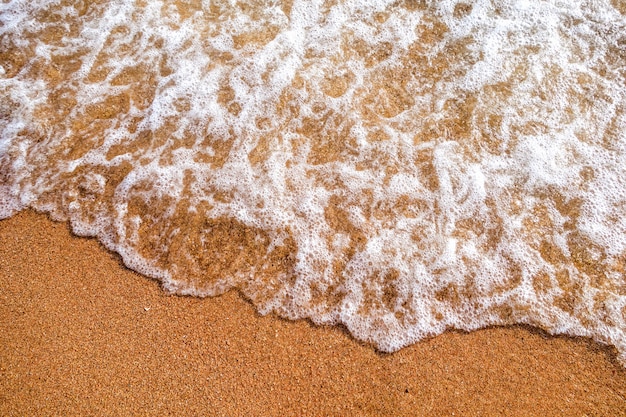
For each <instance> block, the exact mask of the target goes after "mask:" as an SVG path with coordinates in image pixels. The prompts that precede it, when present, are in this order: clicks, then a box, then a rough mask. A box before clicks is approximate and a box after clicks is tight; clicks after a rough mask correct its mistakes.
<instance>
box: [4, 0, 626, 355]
mask: <svg viewBox="0 0 626 417" xmlns="http://www.w3.org/2000/svg"><path fill="white" fill-rule="evenodd" d="M285 3H287V2H285ZM420 4H421V3H415V4H413V2H407V6H406V7H404V6H402V5H400V3H398V2H396V1H391V0H389V1H385V0H379V1H365V0H360V1H357V0H346V1H339V2H334V3H329V2H324V1H321V0H316V1H303V0H294V1H293V4H292V5H291V6H290V7H288V5H287V4H283V3H282V2H271V4H267V5H262V6H260V7H255V6H253V5H248V4H243V3H241V4H231V3H228V4H226V3H223V2H211V4H208V3H206V4H205V3H202V4H201V5H200V6H199V7H197V8H196V9H194V8H193V6H192V5H189V6H187V8H185V9H181V8H179V7H178V6H177V5H176V4H174V3H170V2H167V1H164V2H147V3H146V4H145V5H141V6H139V5H137V4H136V2H134V1H121V0H120V1H115V2H108V3H106V4H104V5H93V6H92V7H88V8H87V10H86V11H81V10H79V7H78V6H77V7H76V8H75V7H73V6H68V7H64V8H60V7H59V6H58V5H57V2H54V1H43V0H40V1H24V0H13V1H9V2H6V3H3V4H1V5H0V23H1V24H0V39H2V43H0V52H2V53H5V52H6V54H5V55H2V57H3V58H2V59H3V60H4V62H0V91H1V93H2V94H3V95H4V97H6V98H7V100H6V104H5V103H2V104H0V112H1V114H0V116H1V117H0V181H1V182H0V218H4V217H8V216H10V215H12V214H13V213H14V212H16V211H19V210H21V209H24V208H26V207H33V208H36V209H39V210H44V211H48V212H51V213H52V215H53V217H55V218H58V219H69V220H70V221H71V222H72V227H73V230H74V231H75V232H76V233H77V234H80V235H92V236H98V237H99V239H100V240H102V242H103V243H104V244H105V246H106V247H107V248H109V249H111V250H114V251H116V252H118V253H119V254H120V255H121V256H122V258H123V259H124V262H125V263H126V264H127V265H128V266H129V267H131V268H133V269H136V270H138V271H140V272H142V273H145V274H147V275H150V276H152V277H155V278H158V279H160V280H162V282H163V285H164V287H165V288H166V289H167V290H169V291H174V292H178V293H181V294H192V295H201V296H205V295H217V294H220V293H222V292H224V291H226V290H227V289H228V288H230V287H233V286H234V287H239V288H241V289H242V290H243V291H244V292H245V291H250V292H249V293H247V295H248V296H249V297H250V298H252V299H253V300H256V298H255V297H257V295H258V294H257V292H262V291H257V290H248V289H246V288H242V287H241V285H244V284H242V283H254V282H255V277H254V273H252V272H246V274H248V275H246V277H244V278H242V277H240V276H237V277H230V276H222V277H220V278H219V279H217V280H216V281H215V282H213V283H212V285H209V286H207V285H204V286H203V285H196V284H195V283H194V281H193V280H192V279H191V278H189V280H186V277H185V276H181V273H180V271H184V270H185V262H187V261H189V259H191V260H190V261H189V262H190V263H191V264H193V265H196V263H194V262H195V260H194V259H193V256H195V255H193V254H191V253H190V252H185V251H184V250H182V249H179V248H178V249H176V250H180V252H177V254H179V255H180V256H181V257H182V258H185V259H186V260H184V259H173V258H172V257H169V258H167V257H166V258H167V262H165V261H163V259H156V258H155V259H149V258H146V256H145V255H144V253H146V252H145V251H146V248H145V246H148V248H149V249H148V252H149V251H150V250H153V251H154V253H156V252H158V253H161V254H162V253H166V254H169V253H170V252H171V251H173V250H174V249H173V248H172V246H173V243H172V242H174V241H175V240H176V239H178V238H177V235H179V234H182V233H190V234H192V235H193V234H194V233H196V234H198V235H199V236H200V238H198V239H199V240H198V241H197V242H195V241H194V242H195V243H193V244H202V243H203V240H202V239H205V240H206V239H209V238H210V236H208V237H207V236H205V235H203V234H202V233H204V231H203V230H187V229H185V227H187V226H188V225H187V224H185V221H184V220H181V219H180V218H177V217H176V216H177V215H178V214H177V213H178V210H181V207H187V206H188V207H187V208H186V210H188V215H189V218H190V219H191V218H192V217H194V216H200V215H204V216H206V219H205V220H206V221H207V222H210V221H219V220H220V219H224V218H228V219H231V220H232V221H236V222H238V223H236V224H237V225H240V227H245V228H248V229H247V230H253V229H254V230H261V231H263V233H266V234H267V236H269V237H268V239H269V241H270V243H269V244H268V247H269V248H270V249H269V250H270V251H271V250H273V249H275V248H278V247H281V245H284V244H286V243H285V242H287V241H288V240H289V239H293V241H294V242H295V246H296V251H295V253H293V254H292V256H293V258H290V259H292V260H293V271H294V273H295V278H293V279H292V280H291V281H290V280H289V279H288V278H285V277H282V276H280V277H277V278H276V280H275V281H276V282H278V283H279V284H276V287H275V288H274V289H273V290H272V291H273V292H272V293H271V296H268V297H266V298H264V299H261V298H258V299H259V301H255V303H256V305H257V307H258V308H259V310H260V311H261V312H262V313H268V312H270V311H275V312H277V313H279V314H281V315H283V316H285V317H289V318H301V317H309V318H311V319H312V320H313V321H314V322H316V323H343V324H344V325H346V326H347V328H348V329H350V331H351V332H352V333H353V334H354V335H355V337H357V338H359V339H361V340H365V341H368V342H371V343H373V344H374V345H376V346H377V347H378V348H379V349H381V350H384V351H394V350H397V349H399V348H401V347H403V346H406V345H407V344H410V343H412V342H415V341H417V340H419V339H422V338H424V337H427V336H430V335H434V334H438V333H441V332H442V331H444V330H445V329H447V328H451V327H453V328H460V329H465V330H472V329H476V328H479V327H483V326H486V325H490V324H508V323H528V324H532V325H537V326H540V327H542V328H544V329H546V330H548V331H551V332H556V333H568V334H576V335H587V336H591V337H593V338H595V339H596V340H598V341H601V342H604V343H610V344H613V345H614V346H616V347H617V349H618V350H619V351H620V354H621V355H622V358H623V357H624V352H626V342H625V340H626V317H625V315H626V312H625V311H626V310H625V308H626V307H625V306H626V294H625V293H624V285H625V278H624V269H625V268H626V220H625V219H626V192H625V191H624V190H626V183H625V180H624V178H626V172H625V170H626V168H625V167H626V165H625V164H624V161H626V137H625V133H624V132H625V131H626V129H625V126H626V108H625V106H624V104H623V103H624V102H626V82H625V77H626V69H625V68H626V49H625V48H626V38H624V35H623V33H626V18H625V17H624V16H623V15H620V14H619V13H618V12H617V11H616V10H614V9H613V7H612V6H611V4H610V2H608V1H598V2H585V1H575V2H571V3H568V4H562V3H559V2H539V3H537V2H531V1H512V2H503V1H488V0H479V1H476V2H471V3H467V4H466V3H459V2H456V1H442V2H438V3H437V4H433V5H424V7H421V6H420ZM45 10H48V12H44V11H45ZM46 13H58V14H59V19H61V20H63V22H67V24H65V23H64V24H65V26H64V28H65V29H64V30H66V32H64V33H65V35H63V36H60V37H58V36H55V32H54V31H53V30H52V29H55V28H54V21H55V20H54V19H49V20H46V19H45V18H44V17H45V16H47V15H46ZM70 23H73V24H75V26H77V28H76V29H75V30H74V32H72V35H71V36H70V29H69V28H70V27H71V24H70ZM62 26H63V25H62ZM49 29H50V31H49V32H50V33H52V35H49V32H48V30H49ZM31 52H32V53H31ZM73 55H78V56H79V58H77V60H78V61H77V63H76V64H75V65H73V66H72V65H69V64H68V66H67V68H66V67H65V66H64V65H65V62H69V61H71V60H72V56H73ZM58 57H64V59H65V60H66V61H63V59H61V60H58ZM68 68H69V69H68ZM64 77H65V78H64ZM61 93H62V94H61ZM59 97H61V98H65V99H68V97H69V98H70V99H72V100H75V102H72V101H71V100H69V102H70V104H69V105H68V109H67V111H66V112H65V113H63V114H62V116H61V117H57V116H56V115H55V113H54V112H55V111H57V110H58V111H59V112H60V111H62V110H63V106H64V103H66V102H65V101H63V100H61V99H60V98H59ZM146 97H149V99H146ZM116 106H117V107H116ZM59 109H60V110H59ZM77 135H78V136H80V137H81V140H80V141H77V140H76V136H77ZM83 147H84V149H83ZM116 176H119V178H118V177H116ZM113 183H114V186H113V187H112V188H113V190H112V191H110V190H109V189H110V188H111V184H113ZM138 202H139V203H138ZM140 203H141V204H144V205H141V204H140ZM183 203H185V204H186V206H185V204H183ZM161 205H164V206H166V207H165V208H162V207H161ZM137 207H140V208H139V209H138V208H137ZM194 218H195V217H194ZM189 221H190V222H191V221H192V220H189ZM175 222H179V223H176V224H177V226H176V227H174V226H172V229H171V230H170V229H168V227H167V225H168V224H170V223H172V224H174V223H175ZM146 225H148V226H146ZM145 227H149V228H155V230H156V229H159V228H162V229H163V235H154V236H152V235H150V236H149V237H148V238H146V237H145V231H142V230H143V229H142V228H145ZM203 227H204V226H203ZM206 227H209V226H206ZM211 227H213V226H211ZM215 227H218V226H215ZM159 230H160V229H159ZM259 236H261V235H259ZM145 239H152V240H153V241H152V240H151V241H150V242H145V241H144V240H145ZM190 239H191V238H190ZM257 240H258V241H259V242H260V241H262V240H263V237H257ZM176 242H178V244H179V246H181V247H184V245H187V244H189V245H192V243H189V242H186V241H184V239H183V240H179V241H176ZM181 242H182V243H181ZM198 242H199V243H198ZM148 243H149V244H148ZM159 245H161V246H159ZM191 249H193V248H191ZM191 249H190V250H191ZM142 251H143V252H142ZM159 251H160V252H159ZM150 253H152V252H150ZM198 256H200V255H198ZM187 258H189V259H187ZM198 262H199V261H198ZM199 264H200V263H198V265H199ZM620 268H621V269H620ZM272 282H274V281H272ZM245 285H248V284H245ZM253 287H254V285H250V288H253ZM255 291H257V292H255ZM324 291H326V293H325V294H328V295H327V296H326V298H324V296H322V302H317V301H316V297H318V298H319V295H318V293H320V292H322V293H323V292H324ZM333 297H335V298H338V299H339V301H336V299H335V298H333ZM333 303H334V304H333ZM598 306H600V307H598ZM607 317H608V318H607Z"/></svg>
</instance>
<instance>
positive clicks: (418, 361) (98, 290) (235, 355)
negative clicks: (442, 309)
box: [0, 212, 626, 416]
mask: <svg viewBox="0 0 626 417" xmlns="http://www.w3.org/2000/svg"><path fill="white" fill-rule="evenodd" d="M0 297H1V302H0V415H2V416H27V415H32V416H34V415H38V416H43V415H64V416H69V415H161V416H162V415H230V416H236V415H390V416H392V415H393V416H396V415H453V414H456V415H468V416H473V415H520V416H521V415H524V416H528V415H542V416H545V415H576V416H582V415H588V416H592V415H593V416H596V415H598V416H599V415H606V416H609V415H611V416H617V415H626V370H624V369H623V368H621V367H620V365H619V364H618V363H617V361H616V359H615V352H614V351H613V350H612V349H610V348H607V347H604V346H600V345H598V344H596V343H593V342H591V341H589V340H587V339H582V338H567V337H550V336H547V335H546V334H544V333H543V332H541V331H536V330H533V329H528V328H523V327H511V328H491V329H486V330H482V331H477V332H474V333H470V334H464V333H460V332H448V333H446V334H444V335H442V336H439V337H436V338H433V339H430V340H427V341H424V342H422V343H418V344H416V345H413V346H411V347H409V348H406V349H403V350H401V351H399V352H397V353H395V354H380V353H377V352H376V351H374V350H373V349H372V348H371V347H368V346H363V345H361V344H359V343H358V342H356V341H355V340H354V339H352V338H351V337H350V336H349V335H348V334H347V333H346V332H344V331H342V330H341V329H340V328H320V327H315V326H313V325H311V324H310V323H308V322H306V321H298V322H289V321H285V320H282V319H278V318H275V317H261V316H259V315H258V314H257V313H256V312H255V310H254V309H253V307H252V306H251V305H250V304H249V303H248V302H247V301H245V300H243V299H242V298H241V297H240V296H239V295H237V294H236V293H232V292H231V293H228V294H226V295H224V296H221V297H218V298H215V299H197V298H191V297H177V296H168V295H167V294H166V293H164V292H163V291H162V290H161V288H159V285H158V284H157V283H156V282H155V281H152V280H149V279H146V278H144V277H142V276H140V275H138V274H136V273H134V272H132V271H129V270H128V269H126V268H125V267H124V266H123V265H122V264H121V263H120V261H119V259H118V258H117V257H116V256H115V255H114V254H111V253H109V252H107V251H106V250H105V249H103V248H102V246H100V245H99V244H98V242H96V241H95V240H92V239H83V238H78V237H75V236H73V235H72V234H71V233H70V232H69V229H68V226H67V225H66V224H62V223H54V222H52V221H50V220H48V219H47V217H46V216H44V215H40V214H35V213H33V212H23V213H20V214H18V215H16V216H15V217H13V218H11V219H8V220H4V221H1V222H0Z"/></svg>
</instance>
